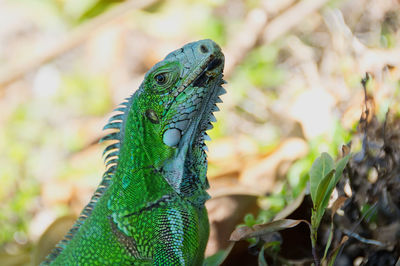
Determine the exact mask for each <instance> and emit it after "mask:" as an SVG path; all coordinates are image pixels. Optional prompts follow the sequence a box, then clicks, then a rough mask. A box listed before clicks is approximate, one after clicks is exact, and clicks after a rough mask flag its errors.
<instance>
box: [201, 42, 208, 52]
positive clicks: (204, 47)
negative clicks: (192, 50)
mask: <svg viewBox="0 0 400 266" xmlns="http://www.w3.org/2000/svg"><path fill="white" fill-rule="evenodd" d="M200 51H201V52H202V53H203V54H205V53H208V48H207V46H205V45H204V44H202V45H200Z"/></svg>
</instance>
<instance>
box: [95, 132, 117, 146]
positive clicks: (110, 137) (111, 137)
mask: <svg viewBox="0 0 400 266" xmlns="http://www.w3.org/2000/svg"><path fill="white" fill-rule="evenodd" d="M119 137H120V134H119V132H113V133H110V134H108V135H105V136H104V137H102V138H101V139H100V143H101V142H103V141H106V140H119Z"/></svg>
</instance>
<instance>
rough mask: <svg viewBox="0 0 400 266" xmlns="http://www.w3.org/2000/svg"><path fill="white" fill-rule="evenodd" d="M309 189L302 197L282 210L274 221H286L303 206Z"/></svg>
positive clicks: (301, 194)
mask: <svg viewBox="0 0 400 266" xmlns="http://www.w3.org/2000/svg"><path fill="white" fill-rule="evenodd" d="M306 191H307V188H305V189H303V191H302V192H301V193H300V195H299V196H298V197H297V198H296V199H295V200H294V201H292V202H291V203H290V204H289V205H287V206H286V207H285V208H283V210H281V211H280V212H279V213H278V214H277V215H276V216H275V217H274V221H277V220H281V219H284V218H286V217H288V216H289V215H290V214H292V213H293V212H294V211H295V210H297V208H298V207H299V206H300V205H301V203H302V202H303V200H304V196H305V195H306Z"/></svg>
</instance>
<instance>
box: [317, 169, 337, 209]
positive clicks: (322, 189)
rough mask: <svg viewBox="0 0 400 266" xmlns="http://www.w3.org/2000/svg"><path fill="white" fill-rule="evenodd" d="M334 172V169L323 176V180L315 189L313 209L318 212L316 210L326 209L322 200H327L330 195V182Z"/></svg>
mask: <svg viewBox="0 0 400 266" xmlns="http://www.w3.org/2000/svg"><path fill="white" fill-rule="evenodd" d="M335 172H336V170H335V169H332V170H331V171H330V172H329V173H328V174H327V175H326V176H324V178H323V179H322V180H321V182H320V183H319V184H318V187H317V193H316V195H315V202H314V207H315V209H316V210H317V211H318V209H320V208H321V207H322V208H324V209H325V208H326V206H324V204H323V203H324V199H325V198H326V197H327V196H328V199H329V197H330V195H331V194H330V193H329V189H330V187H331V184H332V183H333V182H332V180H334V178H333V174H334V173H335Z"/></svg>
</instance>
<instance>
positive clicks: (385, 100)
mask: <svg viewBox="0 0 400 266" xmlns="http://www.w3.org/2000/svg"><path fill="white" fill-rule="evenodd" d="M399 14H400V6H399V2H398V1H394V0H379V1H376V0H332V1H328V0H314V1H311V0H298V1H295V0H264V1H262V0H207V1H200V0H190V1H189V0H188V1H178V0H169V1H157V0H147V1H145V0H143V1H123V0H113V1H109V0H87V1H82V0H41V1H33V0H13V1H11V0H2V1H0V25H1V26H0V128H1V130H0V151H1V152H0V210H1V211H0V264H1V265H28V264H29V262H30V261H31V260H33V261H34V263H37V262H38V261H40V260H41V259H42V258H43V256H44V255H46V253H47V252H48V250H49V249H50V248H51V247H52V245H54V242H57V237H61V236H62V235H63V234H64V232H65V231H66V230H67V229H68V228H69V226H70V225H71V223H72V222H73V220H74V219H75V217H76V216H77V215H78V214H79V212H80V211H81V209H82V207H83V206H84V205H85V204H86V203H87V202H88V200H89V198H90V196H91V194H92V193H93V191H94V189H95V188H96V186H97V184H98V183H99V182H100V179H101V176H102V172H103V171H104V166H103V162H102V158H101V153H102V149H103V148H104V145H103V144H98V143H97V142H98V140H99V139H100V138H101V137H102V136H103V134H104V133H103V132H102V130H101V129H102V127H103V126H104V125H105V123H106V121H107V119H108V118H109V117H110V113H111V111H112V109H113V108H114V107H115V106H116V105H117V104H118V103H119V102H121V101H122V100H123V99H124V98H125V97H128V96H129V95H130V94H132V93H133V92H134V91H135V90H136V89H137V88H138V86H139V85H140V83H141V81H142V78H143V76H144V74H145V73H146V71H147V70H148V69H149V68H150V67H151V66H152V65H153V64H155V63H156V62H158V61H159V60H161V59H162V58H163V57H164V56H165V55H166V54H167V53H169V52H170V51H172V50H175V49H177V48H179V47H181V46H182V45H183V44H185V43H187V42H190V41H195V40H199V39H204V38H210V39H213V40H214V41H216V42H217V43H219V44H220V45H221V47H222V50H223V51H224V53H225V57H226V71H225V79H226V80H227V81H228V84H227V85H225V88H226V90H227V91H228V93H227V94H226V95H224V96H222V99H223V101H224V103H223V104H220V105H219V107H220V109H221V111H220V112H218V113H217V114H216V116H217V120H218V122H217V123H216V124H215V128H214V129H213V130H211V131H210V132H209V135H210V136H211V138H212V139H213V141H212V142H210V143H209V153H208V155H209V156H208V158H209V172H208V173H209V174H208V175H209V179H210V183H211V189H210V191H209V192H210V194H211V196H213V197H214V199H213V200H210V201H209V202H208V203H207V207H208V209H209V216H210V220H211V229H212V231H211V237H210V241H209V246H208V248H207V255H210V254H213V253H215V252H216V251H218V250H220V249H222V248H224V247H226V246H227V244H228V241H227V239H228V238H229V234H230V233H231V232H232V230H233V229H234V228H235V226H236V225H237V224H240V223H243V217H244V216H245V215H246V214H248V213H253V214H256V215H255V217H253V216H251V215H250V216H249V215H247V216H246V217H247V218H246V219H258V220H259V221H268V219H270V218H271V217H273V215H274V214H275V213H277V212H278V211H279V210H281V209H282V208H283V207H284V206H285V205H286V204H287V203H288V202H290V201H291V200H292V199H293V198H295V197H296V196H297V195H298V194H299V193H300V192H301V191H302V190H303V188H304V187H305V185H306V181H307V172H308V170H309V168H310V166H311V164H312V162H313V160H314V159H315V158H316V156H318V155H319V153H320V152H322V151H328V152H329V153H330V154H331V155H333V156H336V155H337V154H338V152H339V151H340V145H342V144H344V143H347V142H348V141H349V140H350V138H351V135H352V133H354V131H355V128H356V125H357V122H358V120H359V118H360V115H361V112H362V105H363V100H364V94H363V90H362V86H361V83H360V81H361V79H362V77H363V76H365V72H366V71H368V72H369V73H370V74H371V76H372V77H373V81H372V85H371V86H370V87H369V89H370V90H371V92H372V93H373V94H374V96H375V106H374V108H375V110H376V112H377V114H378V118H380V119H383V118H384V115H385V112H386V111H387V109H388V107H389V106H390V107H391V108H393V109H395V110H399V109H398V103H399V89H398V87H399V79H400V72H399V69H398V67H399V65H400V35H399V33H400V31H399V26H400V20H399ZM396 108H397V109H396ZM353 148H355V149H357V145H355V146H353ZM233 195H236V197H234V196H233ZM237 195H241V196H240V197H239V198H238V197H237ZM265 195H268V196H265ZM258 208H261V212H259V211H255V210H257V209H258ZM60 217H63V218H61V219H58V218H60ZM57 219H58V220H57ZM56 220H57V222H56V223H54V222H55V221H56ZM52 223H53V225H52V227H51V228H50V229H49V230H48V231H47V232H46V233H47V234H44V233H45V230H46V229H47V228H48V227H49V226H50V225H51V224H52ZM46 243H50V244H48V245H50V246H47V247H46ZM38 246H39V248H38Z"/></svg>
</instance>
